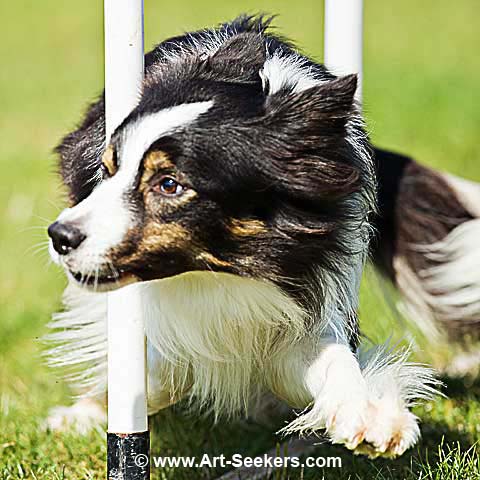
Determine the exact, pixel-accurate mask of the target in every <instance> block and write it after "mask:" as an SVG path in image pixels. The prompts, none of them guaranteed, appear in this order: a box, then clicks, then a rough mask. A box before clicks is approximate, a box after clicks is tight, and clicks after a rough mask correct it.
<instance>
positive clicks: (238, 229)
mask: <svg viewBox="0 0 480 480" xmlns="http://www.w3.org/2000/svg"><path fill="white" fill-rule="evenodd" d="M228 229H229V230H230V232H231V233H232V234H233V235H235V236H237V237H253V236H255V235H258V234H260V233H265V232H266V231H267V227H266V225H265V223H264V222H262V221H261V220H255V219H246V220H241V219H239V218H231V219H230V225H229V226H228Z"/></svg>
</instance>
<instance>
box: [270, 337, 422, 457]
mask: <svg viewBox="0 0 480 480" xmlns="http://www.w3.org/2000/svg"><path fill="white" fill-rule="evenodd" d="M299 348H300V350H302V351H303V355H300V354H299V351H298V350H299ZM309 349H310V353H311V354H310V355H307V356H306V355H305V352H306V351H308V350H309ZM296 350H297V352H296V353H295V354H294V355H293V356H290V355H289V356H288V357H289V358H285V359H284V360H285V363H284V364H283V367H282V371H283V374H285V377H284V380H285V381H284V383H283V386H284V387H283V392H280V396H282V397H283V398H285V399H287V400H288V399H292V400H290V401H291V403H292V404H293V405H297V406H298V405H300V403H299V400H300V399H301V398H303V399H307V398H308V399H309V400H308V401H306V400H304V401H303V406H304V407H307V406H310V409H309V410H307V411H304V412H303V413H302V414H301V415H300V416H299V417H297V418H296V419H295V420H294V421H293V422H291V423H290V424H289V425H287V426H286V427H285V428H284V429H283V430H282V432H283V433H293V432H297V433H300V434H310V433H314V432H316V431H318V430H325V431H326V433H327V434H328V436H329V438H330V439H331V441H332V442H333V443H341V444H344V445H345V446H346V447H347V448H349V449H352V450H355V453H365V454H368V455H369V456H371V457H375V456H378V455H384V456H396V455H400V454H402V453H403V452H404V451H405V450H406V449H407V448H409V447H411V446H412V445H413V444H414V443H415V441H416V440H417V438H418V436H419V428H418V425H417V421H416V417H415V416H414V415H413V414H412V413H411V412H410V411H409V410H408V408H407V407H406V404H405V401H404V399H403V397H402V392H401V389H400V388H398V386H397V385H396V383H397V382H400V381H401V380H400V379H399V378H397V377H396V375H395V374H398V372H399V371H400V367H401V364H398V368H389V367H386V365H388V362H384V363H382V365H383V367H380V366H379V367H378V368H377V369H375V368H374V364H370V366H369V367H368V368H363V369H362V368H361V365H360V363H359V361H358V359H357V355H356V354H355V353H354V352H352V351H351V349H350V347H349V346H348V345H347V344H345V343H339V342H337V341H336V340H335V339H333V338H332V339H330V340H329V339H322V340H321V342H320V344H318V345H317V346H316V348H315V349H314V350H312V345H311V344H310V345H309V346H308V347H307V348H305V345H303V346H301V347H300V345H298V346H297V348H296ZM312 352H315V353H312ZM292 354H293V352H292ZM294 358H297V359H298V358H303V362H302V363H301V362H299V361H298V360H297V361H296V362H292V359H294ZM306 358H307V359H306ZM370 367H371V368H370ZM367 370H368V371H367ZM277 378H278V377H277ZM285 386H287V387H285ZM292 390H294V391H292ZM299 392H300V394H299Z"/></svg>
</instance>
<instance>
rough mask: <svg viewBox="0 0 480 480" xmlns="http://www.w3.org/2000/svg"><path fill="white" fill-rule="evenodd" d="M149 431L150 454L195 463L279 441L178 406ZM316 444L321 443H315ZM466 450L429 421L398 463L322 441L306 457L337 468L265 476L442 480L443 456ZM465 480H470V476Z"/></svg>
mask: <svg viewBox="0 0 480 480" xmlns="http://www.w3.org/2000/svg"><path fill="white" fill-rule="evenodd" d="M151 431H152V456H156V455H158V456H162V457H166V456H172V457H178V456H195V457H196V459H197V460H200V459H201V458H202V455H204V454H208V455H209V456H210V458H212V457H213V456H219V455H221V454H223V455H225V457H226V458H229V457H231V456H232V455H233V454H234V453H240V454H242V455H244V456H251V457H254V456H256V455H262V454H263V453H265V452H267V451H268V450H271V449H272V448H275V446H276V445H278V444H279V443H280V442H281V438H280V437H279V436H277V435H275V430H274V429H273V428H268V427H265V426H262V425H259V424H257V423H254V422H246V421H241V422H232V423H225V422H221V423H219V424H216V425H215V424H214V422H213V419H212V418H210V417H198V416H197V417H194V416H192V415H191V414H188V413H185V411H184V410H182V408H176V409H172V410H169V411H165V412H161V413H160V414H159V415H157V416H156V417H155V418H154V419H152V423H151ZM319 442H321V440H320V439H319ZM440 446H441V448H439V447H440ZM471 446H472V439H471V436H469V435H467V434H462V433H460V432H458V431H455V430H453V429H450V428H449V427H448V426H447V425H446V423H443V422H436V421H433V420H432V421H430V422H429V423H424V424H423V425H422V440H421V442H420V443H419V444H418V445H417V446H416V447H415V448H414V449H412V450H410V451H408V452H407V453H405V454H404V455H403V456H402V457H400V458H398V459H395V460H388V459H375V460H370V459H368V458H366V457H363V456H355V455H353V454H352V453H351V452H350V451H348V450H346V449H345V448H343V447H340V446H334V445H330V444H328V443H327V442H325V441H324V442H323V443H320V444H319V445H318V446H317V447H316V448H315V451H314V453H313V454H312V453H311V454H310V456H315V457H320V456H322V457H340V458H341V462H342V467H341V468H330V469H321V468H309V469H307V468H306V469H300V468H299V469H282V470H277V471H276V472H274V473H273V474H272V475H270V477H268V478H271V479H275V480H280V479H281V480H286V479H291V480H294V479H305V480H307V479H310V480H313V479H315V480H316V479H327V480H328V479H334V480H337V479H338V480H347V479H348V480H353V479H361V480H363V479H368V480H383V479H398V480H400V479H402V480H413V479H439V478H442V479H443V478H447V477H444V476H443V474H442V476H438V474H437V473H438V472H437V469H439V468H440V467H438V465H440V464H442V462H444V461H445V458H444V457H445V455H446V454H445V452H449V451H451V450H453V449H458V452H459V453H458V454H459V455H461V456H462V455H464V453H462V452H466V451H467V450H468V449H469V448H471ZM287 455H288V452H287ZM448 461H449V462H450V460H448ZM448 468H450V467H448ZM475 468H476V467H475ZM225 471H228V469H225V468H223V469H222V468H218V467H217V468H214V467H210V466H204V467H202V468H184V467H178V468H155V467H153V468H152V479H165V480H166V479H168V480H170V479H175V480H191V479H214V478H216V477H217V476H219V475H220V474H222V473H224V472H225ZM478 473H479V477H475V478H480V472H478ZM244 478H245V477H244ZM247 478H248V477H247ZM264 478H267V477H264ZM448 478H452V479H455V480H457V479H460V478H464V477H461V476H454V477H450V476H449V477H448ZM465 478H469V479H470V477H465Z"/></svg>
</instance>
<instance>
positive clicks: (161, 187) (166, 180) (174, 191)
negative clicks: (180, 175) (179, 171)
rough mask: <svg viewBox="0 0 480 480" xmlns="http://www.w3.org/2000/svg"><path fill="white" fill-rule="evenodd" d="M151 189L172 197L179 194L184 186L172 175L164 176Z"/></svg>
mask: <svg viewBox="0 0 480 480" xmlns="http://www.w3.org/2000/svg"><path fill="white" fill-rule="evenodd" d="M153 190H154V191H156V192H159V193H161V194H162V195H166V196H168V197H174V196H176V195H180V194H181V193H182V192H183V191H184V190H185V187H184V186H183V185H181V184H180V183H178V182H177V181H176V180H175V179H174V178H173V177H168V176H165V177H162V178H161V179H160V181H159V182H158V183H157V184H156V185H155V186H154V187H153Z"/></svg>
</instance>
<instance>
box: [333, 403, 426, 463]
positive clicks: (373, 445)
mask: <svg viewBox="0 0 480 480" xmlns="http://www.w3.org/2000/svg"><path fill="white" fill-rule="evenodd" d="M326 429H327V433H328V434H329V436H330V438H331V440H332V442H333V443H341V444H344V445H345V446H346V447H347V448H349V449H350V450H353V452H354V453H355V454H364V455H368V456H369V457H370V458H375V457H379V456H382V457H389V458H393V457H397V456H399V455H402V454H403V453H404V452H405V450H407V449H408V448H410V447H412V446H413V445H414V444H415V442H416V441H417V439H418V437H419V436H420V429H419V427H418V424H417V418H416V417H415V415H413V414H412V413H411V412H410V411H409V410H408V409H407V408H405V407H403V406H399V405H395V404H394V403H393V402H389V401H386V400H382V399H380V400H376V401H371V402H369V404H368V406H367V408H366V410H365V411H364V412H359V411H358V408H357V409H355V407H353V408H348V406H345V405H344V406H342V407H341V408H340V409H339V410H338V412H337V413H336V414H335V415H334V417H333V418H332V419H331V420H330V422H329V423H327V425H326Z"/></svg>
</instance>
